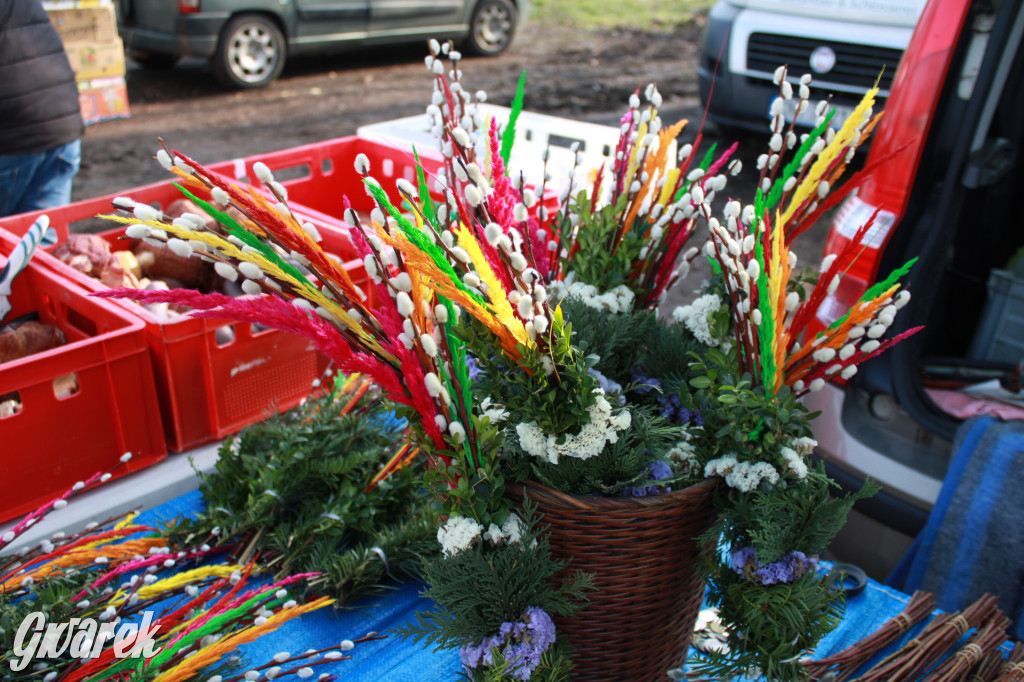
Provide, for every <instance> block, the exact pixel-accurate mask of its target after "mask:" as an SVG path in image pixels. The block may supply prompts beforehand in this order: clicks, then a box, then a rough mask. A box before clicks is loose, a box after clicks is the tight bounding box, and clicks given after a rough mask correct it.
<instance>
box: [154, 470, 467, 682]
mask: <svg viewBox="0 0 1024 682" xmlns="http://www.w3.org/2000/svg"><path fill="white" fill-rule="evenodd" d="M201 505H202V496H201V495H200V494H199V491H198V490H196V491H192V492H190V493H186V494H185V495H182V496H180V497H177V498H175V499H173V500H170V501H169V502H166V503H164V504H162V505H160V506H158V507H155V508H154V509H151V510H149V511H146V512H143V513H142V514H140V515H139V517H138V518H137V519H136V522H137V523H142V524H147V525H150V526H161V525H163V524H165V523H167V522H168V521H171V520H173V519H176V518H178V517H182V516H185V517H189V516H193V515H194V514H195V513H196V512H197V511H198V510H199V509H200V508H201ZM422 589H423V585H422V584H420V583H410V584H405V585H400V586H397V587H396V588H395V590H394V591H393V592H389V593H387V594H384V595H381V596H377V597H370V598H366V599H363V600H362V601H360V602H358V603H356V604H352V605H351V606H349V607H348V608H345V609H333V608H330V607H327V608H324V609H320V610H319V611H314V612H313V613H307V614H306V615H304V616H302V617H301V618H297V619H295V620H292V621H289V622H288V623H285V624H284V625H282V626H281V627H280V628H279V629H277V630H275V631H274V632H272V633H269V634H267V635H264V636H263V637H261V638H259V639H258V640H256V641H255V642H253V643H251V644H248V645H246V646H243V647H240V653H241V654H242V656H243V659H244V660H245V662H246V663H247V664H250V665H262V664H264V663H267V662H269V661H270V659H271V658H272V657H273V656H274V654H276V653H278V652H280V651H288V652H290V653H292V654H297V653H301V652H303V651H307V650H309V649H323V648H325V647H328V646H334V645H337V644H338V643H339V642H341V640H343V639H352V640H355V639H358V638H360V637H362V636H363V635H365V634H367V633H368V632H379V633H381V634H388V631H389V630H390V629H391V628H394V627H397V626H399V625H404V624H405V623H407V622H409V621H410V620H411V619H412V617H413V615H414V614H415V613H416V612H418V611H423V610H426V609H429V608H431V607H432V605H433V602H431V601H429V600H427V599H423V598H422V597H420V596H419V593H420V591H421V590H422ZM348 655H350V656H352V659H351V660H348V661H339V662H337V663H330V664H325V665H321V666H317V667H316V668H314V670H315V671H316V676H314V678H312V679H315V678H316V677H318V676H319V675H320V673H334V674H338V675H342V676H343V679H345V680H349V681H350V682H425V681H427V680H453V679H455V676H456V671H458V670H459V668H460V667H461V666H460V663H459V656H458V653H457V652H456V651H452V650H449V651H439V652H436V653H435V652H433V651H431V650H430V649H427V648H425V647H422V646H418V645H416V644H414V643H412V642H411V641H407V640H405V639H402V638H401V637H398V636H396V635H393V634H391V635H388V636H387V638H385V639H382V640H377V641H373V642H365V643H362V644H357V645H356V647H355V648H354V649H352V650H351V651H350V652H348Z"/></svg>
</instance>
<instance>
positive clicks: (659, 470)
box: [626, 460, 672, 497]
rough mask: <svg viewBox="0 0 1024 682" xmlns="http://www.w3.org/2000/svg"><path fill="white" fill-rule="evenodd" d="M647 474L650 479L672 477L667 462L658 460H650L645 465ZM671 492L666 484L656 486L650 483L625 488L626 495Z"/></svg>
mask: <svg viewBox="0 0 1024 682" xmlns="http://www.w3.org/2000/svg"><path fill="white" fill-rule="evenodd" d="M647 475H648V476H649V477H650V479H651V480H652V481H660V480H662V479H665V478H671V477H672V467H671V466H670V465H669V464H668V462H662V461H660V460H657V461H654V462H651V463H650V464H648V465H647ZM669 492H672V488H669V487H667V486H656V485H652V486H650V487H647V488H627V489H626V495H628V496H629V497H644V496H646V495H657V494H658V493H669Z"/></svg>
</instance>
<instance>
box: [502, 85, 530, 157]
mask: <svg viewBox="0 0 1024 682" xmlns="http://www.w3.org/2000/svg"><path fill="white" fill-rule="evenodd" d="M525 93H526V71H525V70H524V71H523V72H522V73H521V74H519V85H517V86H516V96H515V97H513V98H512V110H511V112H510V113H509V115H508V125H507V126H505V131H504V132H503V133H502V134H501V160H502V162H503V163H504V164H505V174H506V175H507V174H508V160H509V159H510V158H511V157H512V145H513V144H515V141H516V122H517V121H518V120H519V114H520V113H522V111H523V97H524V95H525Z"/></svg>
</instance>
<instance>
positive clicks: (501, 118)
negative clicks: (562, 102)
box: [357, 104, 619, 189]
mask: <svg viewBox="0 0 1024 682" xmlns="http://www.w3.org/2000/svg"><path fill="white" fill-rule="evenodd" d="M481 109H482V110H483V111H484V113H485V114H486V115H487V116H491V117H494V118H495V119H497V121H498V124H499V125H500V126H502V127H504V126H505V125H507V124H508V118H509V114H510V113H511V111H510V110H509V109H508V107H501V106H497V105H493V104H483V105H481ZM357 134H358V135H359V136H360V137H369V138H376V139H379V140H383V141H386V142H387V143H389V144H393V145H395V146H398V147H400V148H403V149H410V148H411V147H412V146H414V145H415V147H416V149H418V150H422V149H436V148H437V140H436V139H434V137H433V135H431V133H430V119H429V118H428V117H427V115H426V114H425V113H424V114H420V115H417V116H407V117H405V118H397V119H393V120H390V121H383V122H381V123H374V124H371V125H366V126H362V127H361V128H359V129H358V131H357ZM618 139H619V130H618V128H615V127H613V126H605V125H598V124H596V123H586V122H583V121H573V120H571V119H568V118H560V117H558V116H548V115H546V114H536V113H533V112H529V111H523V112H521V113H520V115H519V119H518V121H517V123H516V142H515V146H513V148H512V157H511V158H510V159H509V166H510V167H511V168H512V169H515V170H521V171H523V172H524V173H525V174H526V177H527V180H528V181H531V182H537V183H539V182H540V180H541V174H542V173H543V161H542V158H541V154H542V152H543V151H544V149H545V148H549V149H550V150H551V153H550V157H549V159H548V172H549V173H551V176H552V184H550V185H549V186H550V187H553V188H554V189H562V187H561V186H560V185H559V182H565V181H566V180H567V179H568V176H567V173H566V171H568V170H569V169H570V168H572V166H573V162H574V158H573V153H572V151H570V149H571V147H572V145H573V143H578V145H579V151H580V152H581V153H582V154H583V164H582V169H581V170H582V171H583V172H582V177H581V178H580V180H581V181H582V182H584V183H589V182H590V181H591V180H592V179H593V178H592V176H593V175H594V174H595V173H596V172H597V170H598V169H599V168H600V167H601V166H602V165H604V164H607V163H611V160H612V159H613V157H614V155H615V145H616V144H617V143H618Z"/></svg>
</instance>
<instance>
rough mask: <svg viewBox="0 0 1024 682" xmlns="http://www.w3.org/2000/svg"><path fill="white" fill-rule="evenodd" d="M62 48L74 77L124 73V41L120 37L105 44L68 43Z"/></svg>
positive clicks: (102, 76)
mask: <svg viewBox="0 0 1024 682" xmlns="http://www.w3.org/2000/svg"><path fill="white" fill-rule="evenodd" d="M64 50H65V51H66V52H67V53H68V61H69V62H71V70H72V71H74V72H75V78H76V79H78V80H80V81H82V80H89V79H92V78H107V77H110V76H123V75H124V74H125V63H124V43H122V42H121V39H120V38H115V39H114V42H112V43H106V44H94V43H68V44H67V45H65V46H64Z"/></svg>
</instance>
